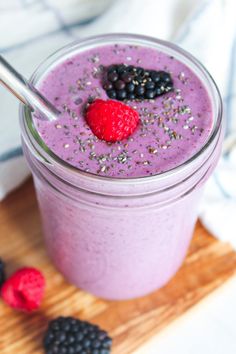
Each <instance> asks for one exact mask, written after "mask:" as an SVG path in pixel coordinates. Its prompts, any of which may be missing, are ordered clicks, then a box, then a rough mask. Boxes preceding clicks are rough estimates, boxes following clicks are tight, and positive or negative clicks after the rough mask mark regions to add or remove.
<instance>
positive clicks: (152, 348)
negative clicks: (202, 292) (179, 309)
mask: <svg viewBox="0 0 236 354" xmlns="http://www.w3.org/2000/svg"><path fill="white" fill-rule="evenodd" d="M135 354H236V276H235V277H233V278H232V279H230V280H229V281H227V283H225V284H224V285H223V286H221V287H220V288H219V289H217V290H216V291H214V292H213V293H212V294H210V295H208V296H207V297H206V298H205V299H203V300H202V301H201V302H200V303H199V304H197V305H196V306H195V307H193V309H191V310H189V311H188V312H187V313H186V314H184V315H183V316H181V317H180V319H177V320H176V321H174V322H173V323H172V324H170V325H169V326H168V327H166V328H165V329H164V330H162V331H161V332H160V333H159V334H158V335H157V336H156V337H155V338H154V339H153V340H152V341H151V342H149V343H148V345H145V346H143V347H142V348H140V349H139V350H138V351H137V352H135Z"/></svg>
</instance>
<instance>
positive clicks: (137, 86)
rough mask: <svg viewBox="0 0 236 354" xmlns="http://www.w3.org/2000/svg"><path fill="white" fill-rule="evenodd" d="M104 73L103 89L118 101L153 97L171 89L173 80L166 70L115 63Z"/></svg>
mask: <svg viewBox="0 0 236 354" xmlns="http://www.w3.org/2000/svg"><path fill="white" fill-rule="evenodd" d="M105 75H106V78H104V80H105V81H104V85H103V88H104V90H105V91H106V93H107V95H108V97H109V98H112V99H117V100H119V101H124V100H127V99H128V100H135V99H136V100H145V99H155V98H156V97H157V96H160V95H163V94H164V93H166V92H169V91H171V90H172V89H173V80H172V78H171V76H170V74H169V73H168V72H166V71H156V70H146V69H144V68H141V67H135V66H132V65H125V64H115V65H111V66H109V67H108V68H107V70H106V71H105Z"/></svg>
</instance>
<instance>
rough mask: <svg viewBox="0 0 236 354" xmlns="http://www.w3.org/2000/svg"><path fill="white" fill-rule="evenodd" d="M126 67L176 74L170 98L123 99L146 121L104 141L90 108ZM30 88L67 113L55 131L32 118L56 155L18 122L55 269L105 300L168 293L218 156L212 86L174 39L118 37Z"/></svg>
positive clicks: (73, 55)
mask: <svg viewBox="0 0 236 354" xmlns="http://www.w3.org/2000/svg"><path fill="white" fill-rule="evenodd" d="M112 43H113V44H112ZM125 43H127V44H125ZM143 43H145V46H142V44H143ZM131 44H132V45H131ZM91 47H92V48H91ZM81 48H82V49H81ZM121 63H125V64H128V65H130V64H131V65H135V66H142V67H143V68H145V69H155V70H165V71H168V72H170V73H171V76H172V78H173V81H174V91H173V92H169V93H166V94H165V95H163V96H160V97H158V98H156V99H155V100H148V101H143V102H137V101H128V102H126V103H127V104H128V105H130V106H131V107H133V108H134V109H136V110H137V111H138V112H139V114H140V118H141V123H140V125H139V127H138V129H137V130H136V131H135V133H134V134H133V135H132V136H131V137H130V138H128V139H127V140H124V141H122V142H120V143H112V144H108V143H106V142H104V141H99V140H98V139H97V138H96V137H94V135H93V134H92V132H91V130H90V128H89V127H88V126H87V124H86V121H85V116H84V108H85V105H86V104H87V102H88V101H90V100H91V99H94V98H102V99H107V95H106V92H105V91H104V89H103V88H102V80H103V75H104V72H103V67H107V66H109V65H111V64H121ZM39 72H40V70H39ZM34 84H36V85H37V86H38V87H39V88H40V90H41V91H42V93H43V94H44V95H46V96H47V98H48V99H49V100H51V101H52V102H53V103H54V104H55V105H56V106H57V107H58V108H59V109H61V110H62V109H63V110H64V114H62V117H61V118H60V120H59V121H58V122H56V124H55V123H48V122H45V121H44V122H43V121H39V120H37V119H34V123H35V126H36V129H37V131H38V133H39V135H40V136H41V137H42V140H43V141H44V142H45V143H46V145H47V147H48V148H50V150H51V151H53V153H54V154H55V155H54V154H52V153H51V151H49V150H48V149H47V148H45V146H43V145H42V143H41V142H40V145H41V146H42V147H43V148H41V149H40V148H39V145H38V141H39V140H38V137H36V138H35V136H36V134H35V132H33V133H32V132H31V130H30V128H29V125H27V127H25V125H26V123H25V121H27V117H26V114H25V113H23V114H22V118H23V119H22V122H23V123H22V134H23V148H24V152H25V156H26V158H27V161H28V163H29V165H30V167H31V170H32V172H33V177H34V183H35V187H36V192H37V197H38V201H39V206H40V211H41V215H42V221H43V228H44V235H45V241H46V245H47V249H48V252H49V255H50V257H51V258H52V260H53V262H54V264H55V265H56V267H57V268H58V269H59V270H60V271H61V273H62V274H64V276H65V277H66V278H67V279H68V280H69V281H70V282H72V283H74V284H75V285H76V286H78V287H79V288H82V289H84V290H87V291H89V292H91V293H93V294H95V295H97V296H101V297H103V298H106V299H127V298H133V297H137V296H142V295H145V294H147V293H149V292H151V291H153V290H155V289H158V288H160V287H162V286H163V285H165V284H166V283H167V282H168V281H169V279H170V278H171V277H172V276H173V275H174V274H175V273H176V271H177V270H178V269H179V267H180V265H181V263H182V262H183V259H184V257H185V255H186V252H187V249H188V246H189V242H190V240H191V237H192V232H193V229H194V225H195V222H196V218H197V205H198V201H199V199H200V197H201V194H202V189H203V186H204V184H205V181H206V180H207V179H208V177H209V176H210V174H211V173H212V170H213V169H214V167H215V164H216V162H217V161H218V158H219V153H220V148H221V140H222V129H221V126H220V124H221V101H220V97H219V94H218V91H217V88H216V87H215V84H214V82H213V81H212V79H211V78H210V76H209V75H208V73H207V72H206V71H204V68H202V67H201V66H199V64H198V63H197V62H195V61H194V59H193V58H191V57H190V58H189V57H188V54H186V53H181V51H180V50H179V49H178V48H177V47H174V48H173V46H172V45H170V44H169V43H163V42H159V41H157V40H153V39H147V38H144V39H143V38H142V37H138V36H136V37H135V36H130V35H111V36H104V37H96V38H95V39H90V40H86V41H84V42H79V43H78V44H75V45H72V46H71V47H69V48H67V49H66V50H64V51H63V50H62V51H61V53H60V55H54V57H52V59H50V60H48V63H47V67H46V69H45V66H44V70H43V73H42V70H41V73H40V75H38V76H37V77H36V79H34ZM27 124H28V123H27ZM203 147H204V149H203ZM57 156H58V157H59V158H61V160H60V159H58V157H57ZM186 161H188V162H186ZM137 177H142V178H137ZM143 177H144V178H143Z"/></svg>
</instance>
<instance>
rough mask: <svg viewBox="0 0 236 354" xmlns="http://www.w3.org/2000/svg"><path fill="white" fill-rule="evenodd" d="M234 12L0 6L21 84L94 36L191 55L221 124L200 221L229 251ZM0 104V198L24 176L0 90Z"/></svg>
mask: <svg viewBox="0 0 236 354" xmlns="http://www.w3.org/2000/svg"><path fill="white" fill-rule="evenodd" d="M111 3H112V6H111V7H109V6H108V5H110V4H111ZM108 7H109V8H108ZM105 8H106V11H104V9H105ZM160 9H161V11H160ZM235 10H236V9H235V0H200V1H196V2H193V1H192V0H165V1H163V0H145V2H144V1H143V0H129V1H127V0H116V1H115V0H8V1H7V2H6V1H5V0H0V33H1V36H0V52H1V53H3V54H4V55H5V57H6V58H7V59H8V60H9V61H10V62H11V63H12V64H13V65H14V66H16V68H17V69H18V70H19V71H20V72H22V73H23V74H24V75H25V76H27V77H29V76H30V74H31V73H32V71H33V70H34V68H35V67H36V66H37V65H38V64H39V63H40V62H41V61H42V60H43V59H44V58H45V57H46V56H48V55H49V54H50V53H51V52H52V51H54V50H56V49H58V48H59V47H61V46H63V45H65V44H67V43H68V42H70V41H72V40H74V39H76V38H79V37H84V36H88V35H93V34H98V33H105V32H130V33H140V34H146V35H151V36H156V37H159V38H163V39H168V40H172V41H175V42H176V43H177V44H179V45H181V46H182V47H184V48H185V49H187V50H189V51H190V52H192V53H193V54H194V55H195V56H196V57H197V58H199V59H200V60H201V61H202V62H203V63H204V64H205V66H206V67H207V68H208V69H209V71H210V72H211V73H212V75H213V77H214V78H215V79H216V82H217V84H218V86H219V87H220V90H221V92H222V95H223V99H224V103H225V114H226V118H227V131H226V141H225V145H224V154H223V156H222V158H221V161H220V163H219V165H218V167H217V169H216V172H215V173H214V175H213V177H212V178H211V179H210V181H209V182H208V187H207V188H206V192H205V196H204V200H203V203H202V205H201V209H200V216H201V219H202V221H203V222H204V223H205V225H206V226H207V227H208V228H209V229H210V230H211V231H212V232H213V233H214V234H215V235H216V236H218V237H219V238H222V239H224V240H229V241H230V242H231V243H232V244H234V245H235V247H236V237H234V235H233V233H234V230H235V229H236V218H235V217H234V214H235V211H236V188H235V182H234V181H235V180H236V112H235V111H236V97H235V90H236V87H235V85H236V77H235V76H236V59H235V58H236V42H235ZM101 12H102V14H101V15H100V16H99V17H98V14H100V13H101ZM10 24H12V29H11V28H10ZM3 34H4V35H3ZM0 99H1V105H0V112H1V128H0V129H1V140H0V199H2V198H4V196H5V195H6V194H7V193H8V192H9V191H11V190H12V189H13V188H15V187H16V186H18V185H19V184H20V183H21V182H22V181H23V180H24V179H25V178H26V176H28V174H29V171H28V169H27V166H26V164H25V162H24V159H23V157H22V150H21V147H20V136H19V127H18V117H17V114H18V107H17V105H18V104H17V102H16V100H15V99H14V98H13V97H11V96H10V94H9V93H7V92H6V91H5V90H4V89H3V88H0ZM234 117H235V118H234Z"/></svg>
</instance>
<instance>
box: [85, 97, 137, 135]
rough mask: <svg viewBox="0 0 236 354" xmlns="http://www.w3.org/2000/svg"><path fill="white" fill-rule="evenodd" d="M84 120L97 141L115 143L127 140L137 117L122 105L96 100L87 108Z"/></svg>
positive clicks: (115, 102)
mask: <svg viewBox="0 0 236 354" xmlns="http://www.w3.org/2000/svg"><path fill="white" fill-rule="evenodd" d="M86 119H87V123H88V125H89V126H90V128H91V130H92V132H93V133H94V135H96V136H97V137H98V138H99V139H101V140H106V141H109V142H115V141H120V140H123V139H125V138H128V137H129V136H130V135H131V134H132V133H133V132H134V130H135V129H136V127H137V125H138V122H139V115H138V113H137V112H136V111H135V110H133V109H132V108H130V107H129V106H127V105H126V104H124V103H121V102H117V101H113V100H107V101H103V100H100V99H97V100H95V101H94V102H93V103H91V105H90V106H89V108H88V110H87V114H86Z"/></svg>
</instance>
